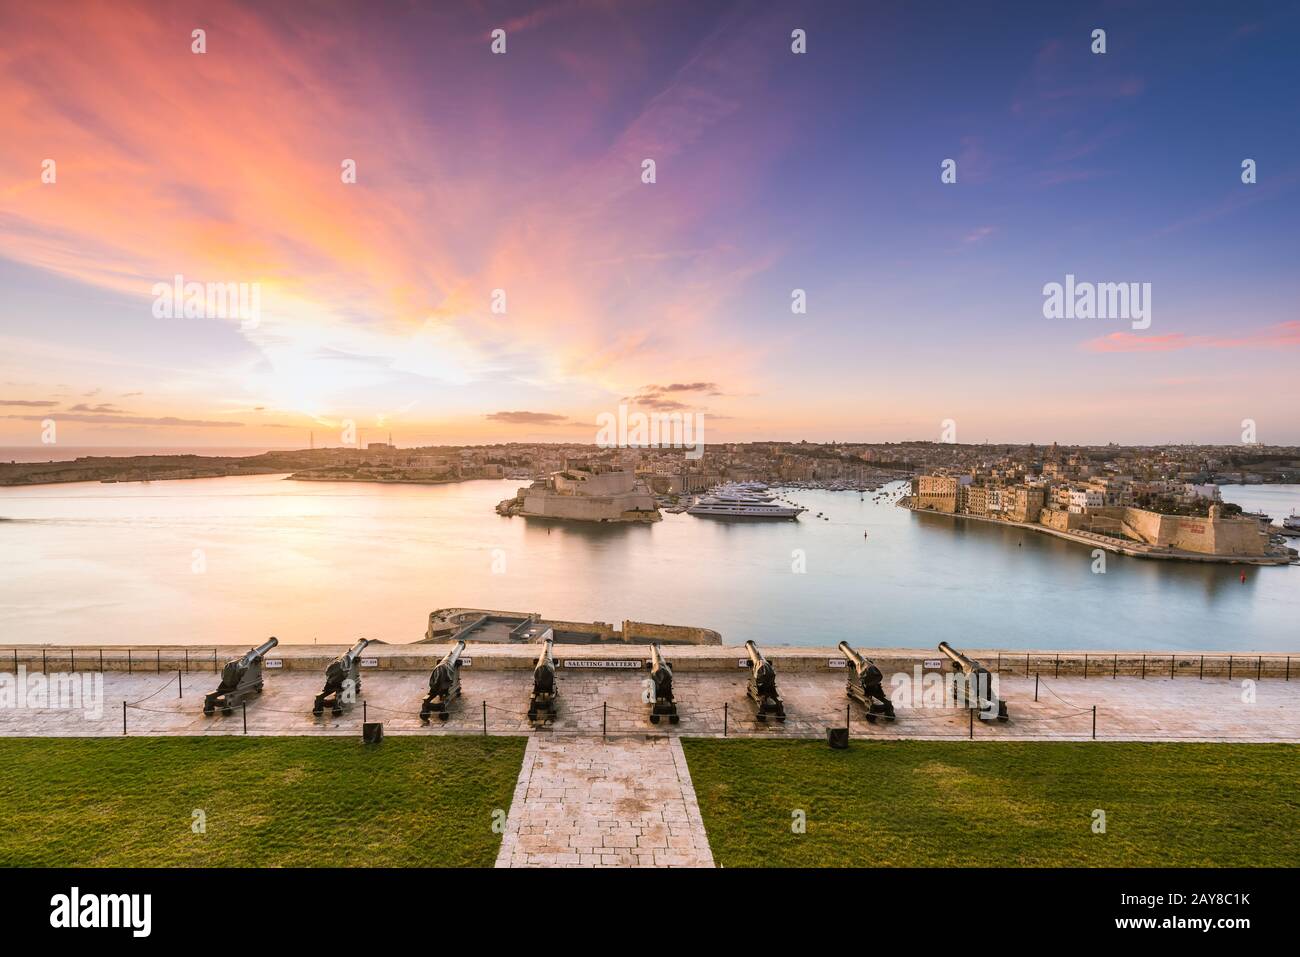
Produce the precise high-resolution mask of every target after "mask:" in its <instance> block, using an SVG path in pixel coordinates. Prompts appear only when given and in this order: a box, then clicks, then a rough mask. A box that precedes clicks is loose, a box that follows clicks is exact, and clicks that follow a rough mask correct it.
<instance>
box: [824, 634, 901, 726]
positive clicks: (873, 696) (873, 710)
mask: <svg viewBox="0 0 1300 957" xmlns="http://www.w3.org/2000/svg"><path fill="white" fill-rule="evenodd" d="M838 647H839V649H840V651H841V652H843V653H844V657H845V658H847V659H848V660H849V676H848V682H847V684H846V686H845V693H846V694H848V696H849V697H850V698H852V699H853V700H854V701H857V702H858V703H859V704H861V705H862V706H863V707H864V708H866V709H867V720H868V721H871V722H874V721H875V720H876V718H878V717H881V716H883V717H884V718H885V719H887V720H889V721H893V720H894V718H895V715H894V703H893V702H892V701H890V700H889V695H888V694H886V693H885V688H884V685H883V683H882V682H883V679H884V676H883V675H882V674H881V672H880V669H879V668H877V667H876V663H875V662H874V661H871V660H870V659H869V658H865V657H863V656H862V655H860V654H858V653H857V652H856V651H854V650H853V647H852V646H851V645H850V644H849V643H848V642H847V641H841V642H840V643H839V646H838Z"/></svg>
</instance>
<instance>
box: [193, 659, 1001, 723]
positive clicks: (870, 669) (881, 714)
mask: <svg viewBox="0 0 1300 957" xmlns="http://www.w3.org/2000/svg"><path fill="white" fill-rule="evenodd" d="M278 644H279V641H278V640H277V639H275V638H269V639H267V640H266V641H265V642H263V643H262V644H260V645H258V646H257V647H256V648H250V649H249V650H248V651H247V652H245V653H244V654H243V655H241V656H240V657H238V658H232V659H230V660H229V661H227V662H226V664H225V665H224V666H223V667H222V669H221V682H220V684H218V686H217V688H216V690H215V691H213V692H211V693H210V694H208V695H207V696H205V698H204V699H203V713H204V714H208V715H211V714H213V713H215V712H216V711H221V712H222V713H223V714H230V713H231V711H232V710H233V709H234V708H235V706H236V705H238V704H240V703H241V702H242V701H244V700H245V699H247V698H248V697H250V696H252V695H256V694H261V692H262V660H263V659H264V658H265V657H266V654H267V653H268V652H269V651H270V650H271V649H272V648H274V647H275V646H276V645H278ZM369 644H370V640H369V639H366V638H362V639H360V640H359V641H358V642H357V643H356V644H354V645H353V646H352V647H351V648H349V649H348V650H347V651H345V652H344V653H343V654H341V655H339V656H338V657H337V658H335V659H334V660H333V661H331V662H330V663H329V665H328V667H326V669H325V687H324V688H323V689H322V690H321V692H320V694H318V695H317V696H316V700H315V701H314V702H313V703H312V714H313V715H317V716H319V715H321V714H324V712H325V709H326V708H327V707H328V708H329V709H330V711H331V712H332V713H333V714H335V715H338V714H341V713H342V712H343V710H344V708H345V707H346V706H347V705H349V704H351V703H353V702H355V701H356V700H357V698H356V696H357V695H358V694H359V693H360V691H361V653H362V652H363V651H364V650H365V649H366V646H367V645H369ZM838 647H839V650H840V651H841V652H842V653H843V654H844V657H845V658H846V659H847V662H848V681H847V684H846V687H845V693H846V694H847V695H848V697H849V698H850V699H852V700H854V701H857V702H858V703H859V704H860V705H862V707H863V708H864V709H865V710H866V718H867V720H868V721H873V722H874V721H876V720H877V719H878V718H884V719H886V720H889V721H892V720H894V719H895V717H896V715H895V713H894V705H893V702H891V701H890V700H889V695H888V694H887V693H886V692H885V689H884V686H883V680H884V676H883V674H882V673H881V671H880V669H879V668H878V667H877V666H876V664H875V662H873V661H872V660H871V659H869V658H867V657H865V656H863V655H862V654H860V653H859V652H857V651H856V650H854V648H853V647H852V646H851V645H850V644H849V643H848V642H846V641H841V642H840V643H839V645H838ZM464 650H465V642H463V641H457V642H456V643H455V644H454V645H453V646H452V647H451V650H450V651H448V652H447V654H446V655H444V656H443V657H442V659H441V660H439V662H438V663H437V664H436V665H434V667H433V671H432V672H430V674H429V690H428V693H427V694H426V695H425V696H424V700H423V701H422V702H421V703H420V720H421V721H428V720H429V719H430V718H431V717H433V716H434V715H437V717H438V719H439V720H440V721H446V720H447V719H448V718H449V717H450V716H451V705H452V704H453V702H455V700H456V699H457V698H459V697H460V668H461V653H462V652H463V651H464ZM939 650H940V651H941V652H943V654H944V655H946V656H947V657H948V658H949V659H950V660H951V661H952V663H953V670H954V671H960V672H962V674H963V675H964V676H965V678H966V680H967V682H968V686H969V688H970V689H971V694H972V698H973V699H974V702H975V704H976V706H977V707H978V708H979V710H980V717H981V718H987V719H990V720H991V719H996V720H1000V721H1005V720H1007V703H1006V701H1004V700H1002V699H1001V698H999V697H998V694H997V690H996V684H995V682H994V680H993V677H992V675H991V673H990V672H989V670H988V669H987V668H985V667H984V666H983V665H982V664H980V663H979V662H978V661H976V660H975V659H973V658H970V657H967V656H966V655H964V654H962V653H961V652H960V651H957V650H956V649H954V648H953V647H951V646H950V645H949V644H948V643H947V642H946V641H941V642H939ZM745 651H746V653H747V654H748V655H749V662H750V670H749V680H748V683H747V684H746V689H745V694H746V696H747V697H748V698H749V699H750V700H751V701H753V703H754V717H755V718H757V719H758V720H759V721H764V722H765V721H767V719H768V718H775V719H776V720H777V721H784V720H785V702H784V700H783V699H782V698H781V694H780V692H779V691H778V690H777V686H776V669H775V668H774V667H773V666H772V663H771V662H770V661H768V660H767V658H766V657H764V655H763V652H762V651H760V650H759V648H758V645H756V644H754V642H752V641H747V642H745ZM646 667H647V669H648V670H649V672H650V675H649V685H648V686H647V694H646V698H647V702H648V703H649V705H650V713H649V718H650V721H651V723H652V724H658V723H659V722H660V721H661V720H662V719H664V718H667V719H668V721H669V723H670V724H677V723H678V721H679V719H680V716H679V714H678V712H677V701H676V698H675V697H674V695H673V668H672V664H671V663H670V662H669V661H668V660H667V659H666V658H665V657H664V654H663V649H662V648H660V646H659V645H658V644H653V645H651V646H650V660H649V661H648V662H647V663H646ZM558 703H559V686H558V684H557V683H556V680H555V655H554V639H551V638H548V639H546V641H545V642H543V643H542V647H541V650H540V652H539V653H538V655H537V661H536V663H535V664H534V665H533V686H532V691H531V693H530V694H529V696H528V712H527V714H528V720H529V721H530V722H533V723H535V724H541V723H545V722H546V721H548V720H551V719H553V718H554V717H555V715H556V709H557V706H558Z"/></svg>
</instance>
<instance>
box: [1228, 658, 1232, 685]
mask: <svg viewBox="0 0 1300 957" xmlns="http://www.w3.org/2000/svg"><path fill="white" fill-rule="evenodd" d="M1228 680H1229V681H1231V680H1232V655H1228Z"/></svg>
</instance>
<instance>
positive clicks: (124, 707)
mask: <svg viewBox="0 0 1300 957" xmlns="http://www.w3.org/2000/svg"><path fill="white" fill-rule="evenodd" d="M122 733H123V734H126V702H125V701H123V702H122Z"/></svg>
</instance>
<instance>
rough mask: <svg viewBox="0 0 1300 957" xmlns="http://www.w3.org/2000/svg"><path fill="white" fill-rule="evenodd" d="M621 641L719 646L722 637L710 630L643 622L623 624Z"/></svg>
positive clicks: (626, 622)
mask: <svg viewBox="0 0 1300 957" xmlns="http://www.w3.org/2000/svg"><path fill="white" fill-rule="evenodd" d="M623 640H624V641H627V642H637V641H640V642H652V641H663V642H669V643H671V644H679V645H721V644H722V635H720V634H718V633H717V632H716V631H714V630H713V629H712V628H694V627H691V626H688V625H659V624H651V623H650V622H645V621H625V622H623Z"/></svg>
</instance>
